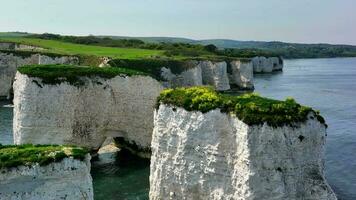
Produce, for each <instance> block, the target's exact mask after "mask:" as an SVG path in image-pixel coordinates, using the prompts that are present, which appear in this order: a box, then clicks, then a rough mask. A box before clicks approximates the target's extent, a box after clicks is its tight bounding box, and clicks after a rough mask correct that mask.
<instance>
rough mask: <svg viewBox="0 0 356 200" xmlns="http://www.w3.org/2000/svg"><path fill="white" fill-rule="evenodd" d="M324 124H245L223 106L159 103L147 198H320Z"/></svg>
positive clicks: (327, 196)
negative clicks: (204, 109) (208, 107)
mask: <svg viewBox="0 0 356 200" xmlns="http://www.w3.org/2000/svg"><path fill="white" fill-rule="evenodd" d="M325 134H326V128H325V125H324V124H321V123H320V122H319V121H318V120H317V119H316V117H315V116H314V115H312V114H310V115H309V116H308V119H307V121H305V122H301V123H299V124H297V125H296V126H293V127H292V126H287V125H284V126H278V127H272V126H269V125H267V123H264V124H263V125H252V126H250V125H247V124H246V123H244V122H243V121H241V120H239V119H238V118H237V117H235V116H234V115H232V114H226V113H222V112H220V110H219V109H214V110H211V111H209V112H207V113H204V114H203V113H201V112H199V111H191V112H188V111H186V110H185V109H183V108H176V107H172V106H167V105H164V104H162V105H160V107H159V109H158V110H157V111H156V112H155V117H154V131H153V138H152V145H151V148H152V157H151V174H150V199H151V200H158V199H241V200H242V199H251V200H260V199H266V200H268V199H273V200H282V199H283V200H284V199H300V200H301V199H315V200H316V199H323V200H334V199H336V196H335V195H334V193H333V191H332V190H331V188H330V187H329V185H328V184H327V182H326V180H325V177H324V172H323V154H324V144H325Z"/></svg>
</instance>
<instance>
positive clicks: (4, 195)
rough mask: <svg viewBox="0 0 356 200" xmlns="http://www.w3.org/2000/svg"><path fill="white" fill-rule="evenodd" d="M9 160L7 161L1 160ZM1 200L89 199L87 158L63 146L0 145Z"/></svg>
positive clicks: (88, 157) (90, 184)
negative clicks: (8, 158)
mask: <svg viewBox="0 0 356 200" xmlns="http://www.w3.org/2000/svg"><path fill="white" fill-rule="evenodd" d="M6 156H7V157H11V160H5V159H6ZM0 159H1V163H0V172H1V173H0V199H1V200H58V199H66V200H93V199H94V196H93V184H92V178H91V175H90V155H89V154H88V153H87V151H86V150H83V149H81V148H77V147H64V146H48V145H41V146H34V145H21V146H0Z"/></svg>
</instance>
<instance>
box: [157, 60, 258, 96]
mask: <svg viewBox="0 0 356 200" xmlns="http://www.w3.org/2000/svg"><path fill="white" fill-rule="evenodd" d="M187 62H189V65H191V66H194V67H191V68H190V69H187V70H185V71H183V72H181V73H179V74H174V73H172V71H171V70H170V68H166V67H163V68H161V77H162V78H163V80H164V81H163V84H164V86H165V87H173V88H174V87H188V86H201V85H210V86H212V87H214V88H215V89H216V90H218V91H226V90H230V89H231V88H232V87H234V89H243V90H251V89H253V88H254V86H253V67H252V63H251V62H242V61H240V60H235V61H231V62H230V63H229V66H228V63H227V62H225V61H222V62H213V61H207V60H206V61H187ZM229 67H231V69H228V68H229Z"/></svg>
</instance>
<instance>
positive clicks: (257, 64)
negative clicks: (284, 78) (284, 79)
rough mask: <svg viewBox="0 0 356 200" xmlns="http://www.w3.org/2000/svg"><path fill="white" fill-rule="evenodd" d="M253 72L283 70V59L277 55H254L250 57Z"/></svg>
mask: <svg viewBox="0 0 356 200" xmlns="http://www.w3.org/2000/svg"><path fill="white" fill-rule="evenodd" d="M252 65H253V71H254V72H255V73H271V72H273V71H281V70H283V59H282V58H279V57H269V58H266V57H263V56H261V57H254V58H252Z"/></svg>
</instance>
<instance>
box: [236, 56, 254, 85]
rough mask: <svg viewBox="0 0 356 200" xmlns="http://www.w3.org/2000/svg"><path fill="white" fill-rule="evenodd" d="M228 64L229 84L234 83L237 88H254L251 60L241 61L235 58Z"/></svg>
mask: <svg viewBox="0 0 356 200" xmlns="http://www.w3.org/2000/svg"><path fill="white" fill-rule="evenodd" d="M230 66H231V74H230V85H231V84H235V85H236V86H237V87H238V88H239V89H247V90H252V89H254V85H253V67H252V63H251V62H242V61H239V60H236V61H232V62H231V63H230Z"/></svg>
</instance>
